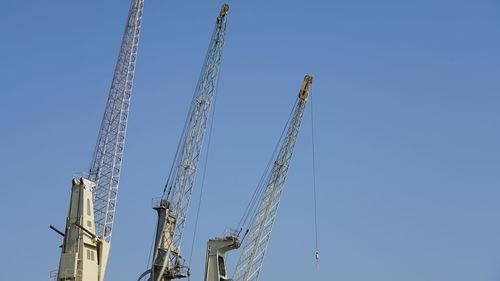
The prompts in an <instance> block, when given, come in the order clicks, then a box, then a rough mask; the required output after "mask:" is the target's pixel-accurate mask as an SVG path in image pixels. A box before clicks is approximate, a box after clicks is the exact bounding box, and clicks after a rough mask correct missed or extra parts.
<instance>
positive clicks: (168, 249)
mask: <svg viewBox="0 0 500 281" xmlns="http://www.w3.org/2000/svg"><path fill="white" fill-rule="evenodd" d="M228 11H229V6H228V5H227V4H224V5H223V6H222V8H221V10H220V13H219V15H218V17H217V20H216V25H215V30H214V32H213V35H212V38H211V41H210V45H209V49H208V52H207V55H206V57H205V61H204V64H203V67H202V70H201V74H200V78H199V80H198V84H197V86H196V89H195V93H194V97H193V100H192V102H191V107H190V110H189V112H188V116H187V120H186V124H185V126H184V130H183V133H182V135H181V139H180V142H179V146H178V148H177V153H176V157H175V159H174V164H173V166H172V170H171V171H170V174H169V177H168V180H167V183H166V185H165V190H164V193H163V195H162V197H161V199H160V200H159V201H157V202H156V203H155V204H154V206H153V208H154V209H155V210H157V212H158V223H157V227H156V229H157V232H156V237H155V243H154V249H153V251H154V254H153V263H152V268H151V269H149V270H148V271H146V272H145V273H143V275H141V277H140V278H142V277H143V276H145V274H150V279H151V280H153V281H159V280H172V279H176V278H182V277H186V276H187V275H188V274H189V269H188V268H187V267H186V266H184V264H183V263H184V261H183V259H182V257H181V254H180V244H181V240H182V236H183V232H184V226H185V224H186V218H187V215H188V208H189V203H190V200H191V194H192V191H193V187H194V182H195V178H196V171H197V168H198V162H199V160H200V157H201V150H202V146H203V140H204V136H205V131H206V127H207V124H208V118H209V115H210V111H211V108H212V105H213V103H214V99H215V94H216V91H217V84H218V80H219V73H220V71H219V70H220V66H221V59H222V51H223V46H224V35H225V32H226V22H227V17H226V16H227V13H228Z"/></svg>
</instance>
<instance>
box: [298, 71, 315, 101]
mask: <svg viewBox="0 0 500 281" xmlns="http://www.w3.org/2000/svg"><path fill="white" fill-rule="evenodd" d="M312 81H313V78H312V76H311V75H306V76H304V83H302V87H300V92H299V98H300V99H301V100H303V101H307V98H308V97H309V86H310V85H311V84H312Z"/></svg>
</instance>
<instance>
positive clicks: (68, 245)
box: [51, 0, 144, 281]
mask: <svg viewBox="0 0 500 281" xmlns="http://www.w3.org/2000/svg"><path fill="white" fill-rule="evenodd" d="M143 7H144V0H133V1H132V4H131V7H130V10H129V15H128V18H127V22H126V26H125V32H124V34H123V39H122V43H121V48H120V53H119V55H118V60H117V63H116V68H115V72H114V76H113V81H112V83H111V88H110V91H109V95H108V100H107V103H106V108H105V111H104V116H103V118H102V123H101V127H100V129H99V135H98V138H97V145H96V148H95V151H94V155H93V159H92V162H91V167H90V170H89V174H88V176H87V177H82V178H75V179H73V181H72V184H73V186H72V190H71V197H70V207H69V212H68V217H67V220H66V228H65V231H64V232H62V231H59V230H57V229H56V228H55V227H53V226H51V228H52V229H54V230H56V231H57V232H58V233H59V234H61V235H62V236H64V242H63V245H62V251H61V258H60V262H59V269H58V273H57V280H58V281H64V280H75V281H102V280H104V274H105V270H106V265H107V261H108V256H109V251H110V245H111V235H112V231H113V222H114V218H115V212H116V199H117V194H118V186H119V183H120V172H121V164H122V159H123V149H124V143H125V133H126V130H127V120H128V114H129V107H130V98H131V95H132V83H133V80H134V71H135V62H136V57H137V48H138V43H139V35H140V29H141V22H142V13H143Z"/></svg>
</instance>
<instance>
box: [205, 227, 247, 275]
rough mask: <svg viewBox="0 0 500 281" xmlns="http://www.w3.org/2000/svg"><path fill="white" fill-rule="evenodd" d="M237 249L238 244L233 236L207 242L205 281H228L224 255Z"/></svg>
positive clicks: (235, 236) (236, 237)
mask: <svg viewBox="0 0 500 281" xmlns="http://www.w3.org/2000/svg"><path fill="white" fill-rule="evenodd" d="M239 247H240V242H239V240H238V236H237V235H235V234H230V235H227V236H224V237H220V238H214V239H210V240H208V243H207V257H206V263H205V281H230V279H228V277H227V276H228V274H227V269H226V262H225V254H226V252H228V251H231V250H234V249H237V248H239Z"/></svg>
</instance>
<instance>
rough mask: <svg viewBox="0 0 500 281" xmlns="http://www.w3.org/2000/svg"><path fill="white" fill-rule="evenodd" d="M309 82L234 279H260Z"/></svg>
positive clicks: (300, 96) (274, 166) (272, 171)
mask: <svg viewBox="0 0 500 281" xmlns="http://www.w3.org/2000/svg"><path fill="white" fill-rule="evenodd" d="M311 83H312V77H311V76H309V75H306V76H305V78H304V82H303V84H302V87H301V89H300V91H299V96H298V98H297V102H296V104H295V107H294V109H293V111H292V112H293V113H292V116H291V120H290V121H289V124H288V129H287V130H286V134H285V135H284V138H283V139H282V142H281V147H280V149H279V152H278V155H277V157H276V159H275V161H274V165H273V167H272V169H271V171H270V173H269V174H268V175H267V180H266V182H265V185H264V186H265V188H264V190H263V193H262V197H261V198H260V201H259V203H258V205H257V209H256V210H255V213H254V214H253V217H252V221H251V223H250V227H249V228H248V231H247V233H246V236H245V238H244V240H243V242H242V250H241V254H240V257H239V259H238V263H237V265H236V269H235V273H234V277H233V280H234V281H257V280H258V279H259V274H260V271H261V269H262V263H263V261H264V256H265V253H266V250H267V246H268V244H269V240H270V236H271V231H272V227H273V224H274V221H275V219H276V214H277V212H278V207H279V203H280V199H281V195H282V193H283V188H284V185H285V180H286V177H287V174H288V167H289V165H290V160H291V158H292V154H293V148H294V145H295V141H296V139H297V135H298V133H299V129H300V124H301V120H302V116H303V115H304V109H305V106H306V103H307V99H308V96H309V89H310V85H311Z"/></svg>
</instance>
